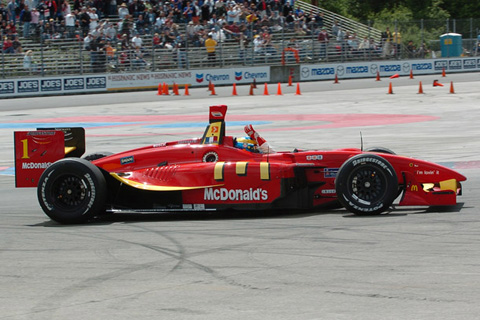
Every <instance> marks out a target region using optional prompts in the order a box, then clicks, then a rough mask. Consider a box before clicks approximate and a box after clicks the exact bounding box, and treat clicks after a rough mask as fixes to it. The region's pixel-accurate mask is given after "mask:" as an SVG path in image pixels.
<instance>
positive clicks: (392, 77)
mask: <svg viewBox="0 0 480 320" xmlns="http://www.w3.org/2000/svg"><path fill="white" fill-rule="evenodd" d="M398 77H400V75H399V74H398V73H395V74H394V75H393V76H391V77H390V79H395V78H398Z"/></svg>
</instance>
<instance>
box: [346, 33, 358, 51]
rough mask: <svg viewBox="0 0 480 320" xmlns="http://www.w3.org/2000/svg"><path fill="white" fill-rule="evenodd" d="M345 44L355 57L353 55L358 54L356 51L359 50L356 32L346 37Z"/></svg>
mask: <svg viewBox="0 0 480 320" xmlns="http://www.w3.org/2000/svg"><path fill="white" fill-rule="evenodd" d="M347 44H348V47H349V50H350V52H351V53H352V54H354V55H355V54H357V53H358V49H359V45H360V44H359V42H358V39H357V33H356V32H354V33H353V34H350V35H348V36H347Z"/></svg>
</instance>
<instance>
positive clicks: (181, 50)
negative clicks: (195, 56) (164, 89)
mask: <svg viewBox="0 0 480 320" xmlns="http://www.w3.org/2000/svg"><path fill="white" fill-rule="evenodd" d="M175 48H176V49H177V62H178V68H180V69H182V68H183V67H184V66H185V67H186V68H188V59H187V52H186V50H187V42H186V41H185V39H184V38H183V36H182V35H179V36H177V39H176V41H175Z"/></svg>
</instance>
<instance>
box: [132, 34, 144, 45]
mask: <svg viewBox="0 0 480 320" xmlns="http://www.w3.org/2000/svg"><path fill="white" fill-rule="evenodd" d="M142 45H143V40H142V37H141V36H140V35H139V34H135V35H134V36H133V38H132V48H134V49H137V48H138V49H142Z"/></svg>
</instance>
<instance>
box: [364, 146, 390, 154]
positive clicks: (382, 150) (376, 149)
mask: <svg viewBox="0 0 480 320" xmlns="http://www.w3.org/2000/svg"><path fill="white" fill-rule="evenodd" d="M365 152H377V153H386V154H396V153H395V152H393V151H392V150H390V149H388V148H385V147H372V148H368V149H367V150H365Z"/></svg>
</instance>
